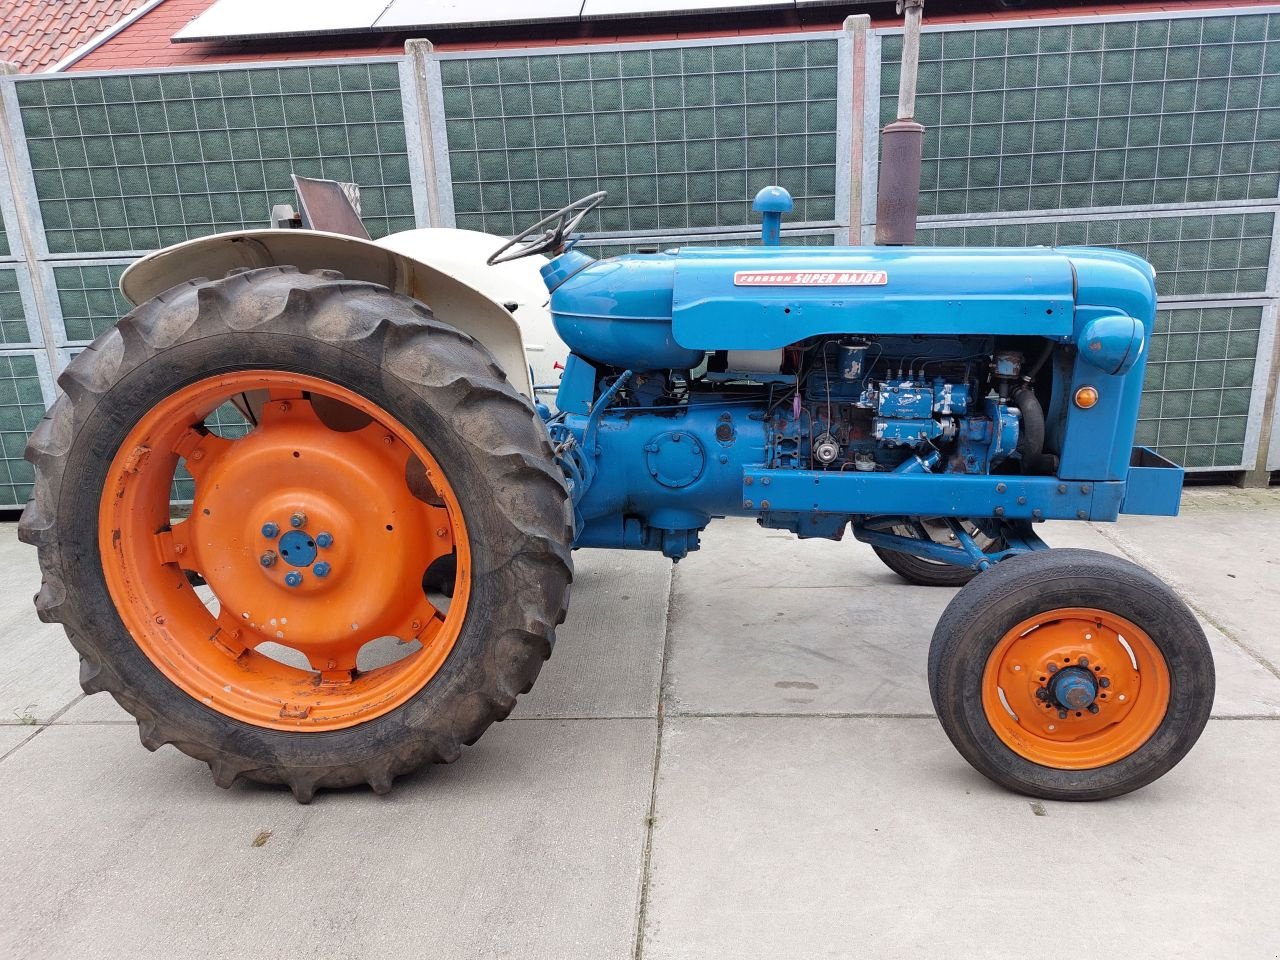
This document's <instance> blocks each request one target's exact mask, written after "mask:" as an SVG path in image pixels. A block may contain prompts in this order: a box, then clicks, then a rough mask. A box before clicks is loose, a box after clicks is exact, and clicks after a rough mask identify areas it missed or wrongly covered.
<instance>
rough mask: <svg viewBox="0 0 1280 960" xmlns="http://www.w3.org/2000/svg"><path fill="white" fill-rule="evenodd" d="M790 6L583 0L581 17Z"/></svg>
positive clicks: (789, 3) (785, 4)
mask: <svg viewBox="0 0 1280 960" xmlns="http://www.w3.org/2000/svg"><path fill="white" fill-rule="evenodd" d="M770 9H774V10H793V9H795V0H584V2H583V4H582V19H583V20H594V19H605V18H608V17H636V16H676V15H680V14H697V13H733V12H735V11H739V10H770Z"/></svg>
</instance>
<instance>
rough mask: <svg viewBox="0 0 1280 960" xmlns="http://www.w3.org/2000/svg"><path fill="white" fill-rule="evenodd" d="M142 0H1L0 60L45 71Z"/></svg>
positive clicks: (31, 70) (24, 70)
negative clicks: (2, 12)
mask: <svg viewBox="0 0 1280 960" xmlns="http://www.w3.org/2000/svg"><path fill="white" fill-rule="evenodd" d="M145 2H146V0H4V3H3V6H4V17H3V19H0V61H7V62H9V63H16V64H17V65H18V70H19V71H20V72H22V73H37V72H39V71H41V70H47V69H48V68H49V67H52V66H53V65H54V64H55V63H57V62H58V61H59V60H62V59H63V58H64V57H66V56H67V55H68V54H70V53H72V52H73V51H75V50H77V49H78V48H80V47H81V46H83V45H84V44H86V43H88V42H89V41H90V40H92V39H93V38H94V37H95V36H97V35H98V34H100V33H102V32H103V31H104V30H106V29H108V28H110V27H113V26H115V25H116V24H117V23H119V22H120V21H121V20H123V19H124V18H125V17H127V16H128V15H129V14H130V13H132V12H133V11H134V10H136V9H137V8H138V7H140V6H142V5H143V3H145Z"/></svg>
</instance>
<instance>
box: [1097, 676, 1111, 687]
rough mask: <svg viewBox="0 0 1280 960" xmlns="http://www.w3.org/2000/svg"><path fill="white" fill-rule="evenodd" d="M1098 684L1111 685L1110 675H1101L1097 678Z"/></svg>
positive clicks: (1102, 685)
mask: <svg viewBox="0 0 1280 960" xmlns="http://www.w3.org/2000/svg"><path fill="white" fill-rule="evenodd" d="M1098 686H1100V687H1109V686H1111V678H1110V677H1101V678H1100V679H1099V680H1098Z"/></svg>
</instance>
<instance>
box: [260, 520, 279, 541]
mask: <svg viewBox="0 0 1280 960" xmlns="http://www.w3.org/2000/svg"><path fill="white" fill-rule="evenodd" d="M279 533H280V528H279V527H278V526H276V525H275V524H274V523H271V522H270V521H268V522H267V523H264V524H263V525H262V535H263V536H264V537H266V538H267V539H268V540H274V539H275V538H276V537H277V536H278V535H279Z"/></svg>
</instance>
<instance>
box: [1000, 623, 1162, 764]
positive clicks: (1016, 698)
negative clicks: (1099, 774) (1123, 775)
mask: <svg viewBox="0 0 1280 960" xmlns="http://www.w3.org/2000/svg"><path fill="white" fill-rule="evenodd" d="M1084 675H1088V676H1090V677H1092V685H1091V684H1090V682H1089V681H1088V680H1086V679H1085V676H1084ZM1170 690H1171V681H1170V674H1169V667H1168V664H1167V663H1166V662H1165V659H1164V655H1163V654H1162V653H1161V652H1160V648H1159V647H1157V646H1156V644H1155V642H1154V641H1153V640H1152V639H1151V637H1150V636H1149V635H1148V634H1147V633H1146V631H1144V630H1142V629H1140V628H1139V627H1138V626H1137V625H1136V624H1135V623H1133V622H1132V621H1130V620H1126V619H1125V618H1124V617H1120V616H1117V615H1116V614H1114V613H1110V612H1109V611H1106V610H1099V609H1095V608H1092V607H1066V608H1061V609H1057V610H1050V611H1046V612H1045V613H1042V614H1039V615H1037V616H1034V617H1029V618H1028V619H1026V620H1024V621H1022V622H1021V623H1019V624H1018V625H1017V626H1015V627H1013V628H1012V629H1011V630H1009V631H1008V632H1007V633H1005V635H1004V636H1003V637H1001V638H1000V640H999V641H998V642H997V643H996V645H995V648H994V649H993V650H992V651H991V654H990V656H989V657H988V658H987V663H986V667H985V669H984V671H983V676H982V708H983V712H984V713H985V715H986V718H987V721H988V722H989V723H990V724H991V728H992V729H993V730H994V731H995V733H996V736H998V737H999V738H1000V739H1001V741H1003V742H1004V744H1005V746H1007V747H1008V748H1009V749H1010V750H1012V751H1013V752H1014V753H1016V754H1018V755H1019V756H1021V757H1023V758H1025V759H1027V760H1030V761H1032V762H1033V763H1038V764H1041V765H1042V766H1046V767H1054V768H1057V769H1062V770H1090V769H1095V768H1097V767H1103V766H1107V765H1108V764H1112V763H1116V762H1118V761H1120V760H1123V759H1124V758H1125V757H1128V756H1130V755H1131V754H1133V753H1134V752H1135V751H1136V750H1138V748H1140V747H1141V746H1142V745H1143V744H1144V743H1146V742H1147V741H1148V740H1150V739H1151V737H1152V735H1153V734H1154V733H1155V732H1156V730H1157V729H1158V728H1159V726H1160V723H1161V721H1162V720H1163V719H1164V716H1165V713H1166V712H1167V710H1168V707H1169V696H1170ZM1090 691H1092V697H1091V698H1090ZM1086 700H1087V702H1085V701H1086ZM1072 701H1073V703H1072V705H1070V706H1069V705H1068V702H1072Z"/></svg>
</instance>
